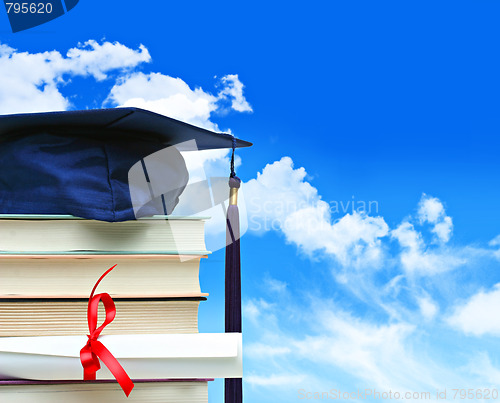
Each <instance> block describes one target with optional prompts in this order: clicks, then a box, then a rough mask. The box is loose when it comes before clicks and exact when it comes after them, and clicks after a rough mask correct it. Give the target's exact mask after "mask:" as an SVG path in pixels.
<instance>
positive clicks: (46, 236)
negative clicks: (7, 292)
mask: <svg viewBox="0 0 500 403" xmlns="http://www.w3.org/2000/svg"><path fill="white" fill-rule="evenodd" d="M204 224H205V219H204V218H200V217H175V216H153V217H147V218H143V219H140V220H134V221H123V222H105V221H97V220H86V219H81V218H76V217H72V216H50V215H5V214H4V215H0V251H2V252H3V253H23V254H27V253H37V252H79V251H90V252H96V253H99V252H101V253H102V252H115V253H116V252H118V253H119V252H122V253H123V252H129V253H130V252H132V253H147V254H200V255H206V254H208V253H209V252H208V251H207V250H206V245H205V237H204Z"/></svg>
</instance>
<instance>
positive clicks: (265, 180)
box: [245, 157, 388, 265]
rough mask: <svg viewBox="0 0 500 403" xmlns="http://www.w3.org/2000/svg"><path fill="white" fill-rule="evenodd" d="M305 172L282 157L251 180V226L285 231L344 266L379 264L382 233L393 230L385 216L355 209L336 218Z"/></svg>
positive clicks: (248, 189) (302, 245) (300, 243)
mask: <svg viewBox="0 0 500 403" xmlns="http://www.w3.org/2000/svg"><path fill="white" fill-rule="evenodd" d="M306 175H307V173H306V171H305V169H304V168H297V169H295V168H294V166H293V161H292V159H291V158H289V157H283V158H282V159H281V160H280V161H276V162H274V163H272V164H268V165H266V167H265V168H264V169H263V170H262V173H258V174H257V178H256V179H252V180H250V181H249V182H247V183H246V184H245V192H246V194H247V195H248V196H247V200H246V205H247V210H248V212H249V215H250V219H249V222H250V223H249V229H250V230H253V231H255V232H257V233H262V232H265V231H269V230H278V231H281V232H282V233H283V234H284V236H285V238H286V240H287V241H288V242H291V243H294V244H295V245H297V246H298V247H299V248H300V249H301V250H302V251H304V252H305V253H308V254H312V253H315V252H318V251H323V252H325V253H327V254H329V255H331V256H332V257H335V258H336V259H337V260H338V261H339V262H340V263H341V264H342V265H348V264H371V265H376V264H377V262H379V261H380V258H381V256H382V251H381V248H380V245H381V244H380V238H382V237H384V236H386V235H387V234H388V226H387V224H386V223H385V221H384V220H383V218H381V217H370V216H368V215H366V214H364V213H358V212H354V213H352V214H346V215H345V216H344V217H342V218H341V219H340V220H339V221H338V222H335V223H333V222H332V218H331V213H330V209H329V206H328V204H327V203H326V202H324V201H323V200H321V198H320V196H319V195H318V191H317V189H316V188H314V187H313V186H311V184H310V183H308V182H306V181H305V178H306Z"/></svg>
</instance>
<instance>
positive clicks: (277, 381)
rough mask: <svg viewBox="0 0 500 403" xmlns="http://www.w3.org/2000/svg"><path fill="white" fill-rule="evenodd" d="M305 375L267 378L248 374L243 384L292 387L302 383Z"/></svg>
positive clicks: (277, 375) (284, 375) (279, 375)
mask: <svg viewBox="0 0 500 403" xmlns="http://www.w3.org/2000/svg"><path fill="white" fill-rule="evenodd" d="M305 378H306V375H295V374H288V373H285V374H271V375H267V376H263V375H254V374H249V375H246V376H245V382H246V383H248V384H250V385H252V386H264V387H270V386H292V385H297V383H299V382H302V381H303V380H304V379H305Z"/></svg>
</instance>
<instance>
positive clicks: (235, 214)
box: [224, 137, 243, 403]
mask: <svg viewBox="0 0 500 403" xmlns="http://www.w3.org/2000/svg"><path fill="white" fill-rule="evenodd" d="M235 146H236V140H235V138H234V137H233V152H232V155H231V175H230V178H229V188H230V199H229V207H228V209H227V219H226V285H225V289H226V295H225V298H226V318H225V319H226V320H225V327H226V329H225V330H226V333H241V260H240V221H239V211H238V205H237V204H236V202H237V192H238V189H239V188H240V184H241V181H240V179H239V178H238V177H237V176H236V173H235V172H234V149H235ZM224 402H225V403H242V402H243V387H242V379H241V378H226V379H225V380H224Z"/></svg>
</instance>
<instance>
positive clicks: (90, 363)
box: [80, 264, 134, 397]
mask: <svg viewBox="0 0 500 403" xmlns="http://www.w3.org/2000/svg"><path fill="white" fill-rule="evenodd" d="M115 267H116V264H115V265H114V266H113V267H112V268H110V269H109V270H108V271H106V273H104V274H103V275H102V276H101V277H100V278H99V280H97V283H96V284H95V286H94V288H93V289H92V293H91V294H90V298H89V306H88V309H87V319H88V322H89V331H90V334H89V335H88V336H87V337H88V338H89V340H88V342H87V344H86V345H85V347H83V348H82V349H81V350H80V361H81V362H82V366H83V380H85V381H94V380H95V379H96V372H97V371H99V369H101V365H100V364H99V359H100V360H101V361H102V362H103V363H104V364H105V365H106V367H108V369H109V370H110V371H111V373H112V374H113V376H114V377H115V378H116V380H117V381H118V383H119V384H120V386H121V387H122V389H123V391H124V392H125V394H126V395H127V397H128V395H130V392H132V389H133V388H134V383H133V382H132V380H131V379H130V377H129V376H128V375H127V373H126V372H125V370H124V369H123V367H122V366H121V365H120V363H119V362H118V360H117V359H116V358H115V357H114V356H113V354H111V353H110V352H109V350H108V349H107V348H106V347H104V344H102V343H101V342H100V341H99V340H97V339H98V338H99V335H100V334H101V332H102V331H103V329H104V328H105V327H106V326H107V325H109V324H110V323H111V322H112V321H113V319H114V318H115V315H116V308H115V303H114V302H113V299H112V298H111V296H110V295H109V294H107V293H102V294H97V295H96V296H94V292H95V290H96V288H97V286H98V285H99V283H100V282H101V280H102V279H103V278H104V277H105V276H106V274H108V273H109V272H110V271H111V270H113V269H114V268H115ZM100 301H102V303H103V304H104V309H105V310H106V320H105V321H104V323H103V324H102V325H101V326H99V327H97V315H98V310H99V302H100Z"/></svg>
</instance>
